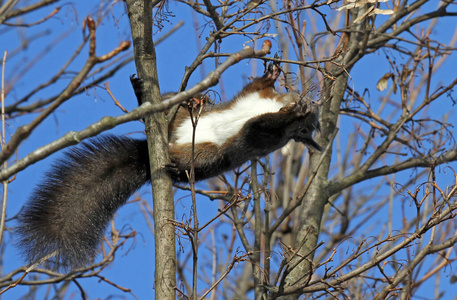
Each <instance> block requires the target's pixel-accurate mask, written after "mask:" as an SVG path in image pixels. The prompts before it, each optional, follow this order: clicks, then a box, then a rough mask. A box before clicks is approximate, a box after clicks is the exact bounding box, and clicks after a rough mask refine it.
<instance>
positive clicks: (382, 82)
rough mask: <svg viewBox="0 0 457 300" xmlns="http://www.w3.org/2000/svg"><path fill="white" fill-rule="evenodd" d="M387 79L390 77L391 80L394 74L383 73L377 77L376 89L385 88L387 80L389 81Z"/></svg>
mask: <svg viewBox="0 0 457 300" xmlns="http://www.w3.org/2000/svg"><path fill="white" fill-rule="evenodd" d="M389 79H392V81H393V80H394V74H392V73H386V74H384V76H382V77H381V79H379V81H378V83H377V84H376V88H377V89H378V91H381V92H382V91H384V90H385V89H386V88H387V82H388V81H389Z"/></svg>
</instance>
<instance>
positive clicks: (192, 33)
mask: <svg viewBox="0 0 457 300" xmlns="http://www.w3.org/2000/svg"><path fill="white" fill-rule="evenodd" d="M122 5H123V4H122V3H118V4H116V5H115V6H114V7H113V11H112V15H109V16H107V17H106V18H104V20H103V23H102V25H101V26H100V27H99V28H98V29H97V50H96V52H97V54H98V55H101V54H104V53H106V52H107V51H110V50H111V49H113V48H114V47H116V46H117V45H118V44H119V42H121V41H124V40H129V39H130V33H129V25H128V20H127V15H126V14H125V13H124V9H123V6H122ZM168 5H169V7H168V9H169V11H170V12H172V14H173V15H175V16H176V17H169V18H167V21H165V22H164V23H163V25H164V27H163V29H162V30H161V32H158V33H157V34H156V35H155V38H159V37H160V36H161V35H162V34H163V33H165V32H167V31H168V30H169V29H171V28H172V27H173V26H174V25H175V24H177V23H178V22H179V21H180V20H184V22H185V25H184V26H183V27H181V28H180V29H179V30H178V31H177V32H176V33H175V34H173V35H172V36H171V37H170V38H168V39H167V40H165V41H164V42H162V43H161V44H160V45H158V46H157V48H156V51H157V57H158V72H159V79H160V88H161V91H162V92H169V91H175V90H177V89H178V88H179V84H180V82H181V78H182V75H183V74H184V70H185V66H187V65H189V64H190V63H191V62H192V61H193V59H194V57H195V56H196V55H197V53H198V50H199V45H198V44H197V43H196V40H197V38H198V37H199V35H200V34H202V36H203V37H204V36H205V33H207V31H208V30H209V29H208V28H202V29H201V31H200V30H198V31H196V30H195V28H194V27H193V25H192V22H193V21H194V16H193V15H192V14H191V13H190V10H189V9H188V8H187V7H183V6H179V5H177V3H176V2H169V3H168ZM96 8H97V7H96V6H95V5H93V4H92V2H86V1H80V2H77V3H72V4H67V5H63V6H62V10H61V12H59V13H58V14H57V15H56V16H55V17H53V18H52V19H51V20H49V21H47V22H45V23H43V24H41V25H39V26H36V27H31V28H26V29H24V28H5V27H3V28H1V27H0V30H7V32H2V34H1V36H2V42H1V43H0V51H1V52H2V54H3V51H4V50H8V51H9V53H10V54H11V55H12V53H13V50H14V49H15V48H16V47H17V46H18V45H19V43H20V39H19V38H18V37H20V36H21V35H26V36H29V37H30V36H33V35H34V34H37V33H42V32H43V31H45V30H51V32H52V34H50V35H49V36H45V37H43V38H40V39H39V40H36V41H35V42H33V43H32V44H31V45H30V46H29V48H28V49H27V50H25V51H24V52H22V53H21V54H20V55H17V56H11V57H8V60H7V64H6V77H7V78H12V77H14V76H15V75H16V74H17V72H18V71H20V70H21V68H22V66H24V65H25V64H27V63H28V62H29V61H30V60H31V58H33V57H34V56H35V55H36V53H39V52H40V51H44V54H45V55H44V56H43V58H42V59H40V61H39V62H37V63H36V64H35V65H34V66H33V68H32V69H30V71H29V72H27V74H26V75H25V76H23V77H21V79H20V81H18V82H17V83H15V84H14V88H13V90H12V91H11V92H10V93H9V94H8V98H7V99H6V101H7V104H8V103H12V102H14V101H15V100H16V99H19V98H20V97H21V96H23V95H25V94H26V93H28V92H29V91H30V89H32V88H33V87H35V86H36V85H37V83H40V82H43V81H46V80H48V79H49V78H50V76H52V74H54V73H55V72H56V71H57V70H58V69H59V68H60V66H61V65H62V64H63V63H64V62H65V61H66V60H67V59H68V58H69V56H70V55H71V54H72V53H73V50H74V49H75V48H76V47H77V46H78V45H79V43H80V42H81V40H82V32H81V28H82V24H81V23H82V20H83V18H84V17H85V16H86V15H88V14H91V15H93V16H94V17H96V15H94V12H95V11H96ZM75 11H77V12H78V13H77V14H75ZM49 12H50V9H42V10H40V11H39V12H38V13H37V14H36V15H33V16H31V17H30V18H29V19H28V20H27V21H29V22H32V21H33V20H36V19H40V18H41V17H43V16H44V15H47V14H48V13H49ZM200 22H201V20H200ZM438 22H439V25H438V27H436V28H437V30H436V32H433V33H432V36H434V37H439V39H441V40H442V41H444V42H445V43H447V42H448V41H449V40H450V39H451V37H452V34H453V30H454V28H455V24H456V23H455V19H451V18H447V19H442V20H439V21H438ZM200 24H202V23H200ZM69 28H71V31H70V33H69V34H68V36H66V37H65V38H64V40H63V41H62V42H60V43H59V44H57V45H55V47H53V48H52V49H46V48H45V47H46V45H47V44H48V43H49V41H50V40H53V39H54V38H55V37H56V36H59V35H60V34H63V33H64V32H66V31H68V29H69ZM446 28H452V30H446ZM441 29H442V30H441ZM245 42H248V39H246V38H244V37H242V36H240V37H236V38H230V39H229V40H227V41H224V43H222V45H221V47H222V48H221V52H224V53H228V52H235V51H238V50H240V49H241V48H242V47H243V46H244V44H243V43H245ZM201 43H202V42H200V44H201ZM248 45H251V46H252V43H248ZM256 47H258V45H256ZM277 51H279V49H278V48H277V43H275V42H274V43H273V49H272V54H271V55H273V54H274V53H275V52H277ZM85 52H87V47H86V49H85V50H83V53H85ZM85 57H86V54H83V55H81V58H79V59H78V60H77V61H76V62H75V63H74V64H73V65H72V67H70V69H72V70H78V67H79V66H80V64H81V62H82V61H83V59H84V58H85ZM254 65H256V66H257V67H253V66H254ZM456 65H457V60H456V57H455V55H454V57H452V58H451V59H450V60H449V62H448V63H447V64H446V65H443V66H442V70H441V74H442V75H441V76H439V77H437V80H436V81H433V82H432V86H439V85H440V84H442V83H447V82H449V81H450V80H452V78H453V77H455V75H454V74H455V66H456ZM213 69H214V63H213V62H212V61H209V60H208V61H206V62H205V63H204V65H203V66H202V67H201V69H200V70H203V71H202V72H200V70H197V72H195V73H194V74H193V76H192V77H191V80H190V82H189V85H190V86H191V85H193V84H195V83H197V82H198V81H199V80H200V79H201V74H202V73H203V74H207V73H208V72H210V71H211V70H213ZM388 71H389V67H388V65H387V64H386V59H385V55H384V54H383V53H381V52H377V53H375V54H373V55H369V56H368V57H366V58H364V59H363V60H362V61H361V62H359V63H358V64H357V65H356V67H355V68H354V69H353V70H352V71H351V77H352V83H353V84H354V86H355V88H356V90H358V91H360V92H361V91H363V90H364V89H366V88H367V89H370V91H373V90H375V89H374V86H376V83H377V81H378V80H379V78H380V77H381V76H382V75H383V74H384V73H386V72H388ZM135 72H136V71H135V66H134V64H133V63H131V64H129V65H128V66H126V67H124V68H123V69H122V70H120V72H118V73H117V74H116V76H114V77H113V78H110V79H109V84H110V88H111V91H112V93H113V94H114V95H115V97H116V98H117V99H118V100H119V101H120V102H121V103H122V105H123V106H124V107H125V108H127V109H128V110H132V109H134V108H135V107H136V106H137V102H136V99H135V96H134V94H133V91H132V89H131V86H130V82H129V76H130V75H131V74H134V73H135ZM261 72H262V65H261V63H260V62H255V61H252V60H244V61H242V62H240V63H239V64H237V65H235V66H233V67H232V68H230V69H229V70H228V71H227V72H226V73H225V74H224V76H223V78H222V79H221V82H220V85H219V86H217V87H214V88H213V89H215V90H216V91H219V92H220V91H221V89H222V91H224V92H225V94H224V93H221V94H222V95H225V96H226V97H227V98H230V97H231V96H233V95H234V94H235V93H236V92H238V91H239V90H240V89H241V88H242V86H243V84H245V83H246V82H247V78H248V76H252V75H259V74H261ZM70 77H71V76H68V78H70ZM64 83H65V82H61V84H58V85H56V86H55V87H52V88H50V89H47V90H45V91H43V93H39V94H37V95H36V96H35V97H34V98H33V99H32V100H37V99H39V98H40V97H46V96H48V95H53V94H56V93H59V91H60V90H61V89H62V87H63V86H64ZM381 96H382V93H376V94H371V95H370V100H371V102H372V103H373V104H374V105H376V104H375V103H377V100H378V99H379V97H381ZM432 110H433V111H432V114H436V115H441V114H442V112H443V111H445V112H449V113H451V114H452V113H454V112H455V106H452V105H451V101H450V100H449V99H447V98H443V99H440V100H439V105H436V106H434V107H433V108H432ZM121 113H122V112H121V111H120V110H119V109H118V108H117V107H116V106H115V105H113V102H112V100H111V98H110V97H109V95H108V94H107V93H106V92H105V91H104V90H103V88H95V89H90V90H88V91H87V92H86V93H83V94H81V95H78V96H76V97H74V98H72V99H71V100H70V101H68V102H66V103H65V104H64V105H62V106H61V107H60V108H59V109H58V110H57V112H56V113H54V114H53V115H52V116H51V117H49V118H48V119H47V120H46V121H45V122H44V123H43V124H42V125H40V126H39V127H38V128H37V129H36V130H35V132H34V133H33V134H32V135H31V136H30V137H29V138H28V139H27V140H26V141H25V142H24V143H22V144H21V147H20V149H19V153H18V155H19V157H24V156H25V155H27V154H28V153H30V152H31V151H33V150H34V149H36V147H38V146H42V145H45V144H47V143H49V142H51V141H53V140H55V139H57V138H59V137H61V136H62V135H64V134H65V133H66V132H67V131H69V130H74V131H78V130H82V129H84V128H85V127H87V126H88V125H90V124H92V123H94V122H96V121H98V120H99V119H101V118H102V117H103V116H106V115H108V116H117V115H120V114H121ZM32 117H34V116H32ZM30 120H31V117H21V118H20V119H14V120H11V121H10V122H9V123H8V129H7V130H8V134H11V133H13V132H14V130H15V129H16V128H17V127H18V126H20V125H22V124H25V123H27V122H29V121H30ZM343 122H344V120H343ZM351 122H352V121H351ZM143 129H144V126H143V125H142V124H141V123H140V122H132V123H129V124H124V125H121V126H119V127H116V128H115V129H113V130H112V132H114V133H117V134H126V133H135V135H136V136H141V132H142V131H143ZM342 132H344V129H343V130H342ZM454 137H455V135H454ZM59 155H60V154H59V153H57V154H54V155H52V156H51V157H49V158H47V159H45V160H43V161H41V162H38V163H36V164H34V165H32V166H30V167H28V168H27V169H26V170H24V171H23V172H21V173H20V174H19V175H18V176H17V178H16V179H15V181H14V182H12V183H11V184H10V186H9V198H8V201H9V202H8V207H7V217H8V218H11V217H13V216H14V215H15V214H17V213H18V211H19V209H20V207H21V206H22V205H23V204H24V203H25V201H26V199H27V198H28V197H29V195H30V193H31V191H32V190H33V188H34V186H35V185H36V184H37V183H38V182H40V179H41V178H42V176H43V173H44V172H45V171H46V170H47V169H48V167H49V164H50V163H51V162H52V161H54V160H55V159H56V158H57V157H59ZM452 166H453V167H454V170H457V165H456V164H455V163H453V164H452ZM409 175H410V173H408V174H405V179H404V181H407V180H408V176H409ZM439 176H440V177H441V176H443V181H446V180H448V178H450V179H449V181H450V182H452V176H450V173H449V172H448V173H447V174H444V173H440V174H439ZM399 180H402V179H399ZM369 184H370V183H369ZM148 188H149V187H146V188H144V189H142V190H141V191H139V192H138V194H140V195H141V196H142V197H143V198H145V199H146V200H147V201H150V198H151V196H150V190H148ZM388 192H389V190H388V189H387V190H386V191H385V193H388ZM181 197H183V200H182V201H180V202H179V203H178V205H177V218H178V219H179V218H185V216H188V214H189V213H190V212H189V211H190V203H191V202H190V197H189V196H188V194H186V193H184V194H178V196H177V198H181ZM202 201H205V202H202V203H201V205H200V207H199V213H200V216H199V218H200V220H199V221H200V223H204V222H205V220H208V219H209V218H211V217H212V216H214V215H215V214H216V213H217V208H218V204H217V203H211V202H210V201H208V200H202ZM411 211H412V209H411ZM116 224H117V226H118V228H121V229H122V228H123V229H124V230H126V231H127V230H129V228H134V230H136V231H137V232H138V233H139V234H138V235H137V238H136V241H135V243H133V244H132V243H128V244H127V245H126V246H124V248H123V249H121V251H119V252H118V255H117V256H116V261H115V263H114V264H112V265H111V266H110V267H108V268H107V269H106V270H104V271H103V273H102V275H103V276H106V278H108V279H109V280H110V281H112V282H115V283H116V284H119V285H120V286H123V287H126V288H130V289H131V290H132V292H133V294H135V295H136V296H137V297H138V298H139V299H147V298H151V297H153V294H154V291H153V286H152V284H153V278H154V273H153V271H152V270H153V269H154V264H153V263H154V262H153V257H154V255H153V254H154V248H153V236H152V234H151V233H150V231H149V230H148V227H147V224H146V221H145V219H144V218H143V216H142V214H141V211H140V209H139V207H138V205H137V204H136V203H130V204H128V205H126V206H124V207H123V208H122V209H121V210H119V212H118V214H117V218H116ZM7 225H8V226H14V224H11V222H9V223H7ZM226 229H227V228H223V227H222V228H220V232H219V233H223V232H224V231H225V230H226ZM217 241H218V242H219V243H223V239H222V237H221V236H218V237H217ZM4 242H5V243H6V245H7V246H6V247H5V248H4V251H5V254H4V257H5V258H6V260H5V261H4V262H3V266H2V267H3V274H6V273H8V272H10V271H11V270H14V269H16V268H17V267H19V266H21V265H22V264H23V261H22V259H21V258H20V257H19V256H18V254H17V250H16V249H15V248H14V247H12V246H11V244H12V243H14V241H13V240H12V239H11V236H10V235H6V237H5V240H4ZM183 243H184V244H185V245H186V241H185V240H184V241H183ZM202 253H203V255H206V253H207V252H205V251H203V252H202ZM205 259H208V257H203V258H202V259H201V260H202V261H204V260H205ZM79 282H80V284H81V285H82V286H83V288H84V289H85V290H87V291H88V296H89V298H105V296H106V295H109V294H115V295H118V296H119V297H120V298H123V297H125V298H126V299H133V297H132V296H131V295H129V294H128V293H122V292H120V291H119V290H118V289H115V288H113V287H112V286H110V285H109V284H106V283H99V282H98V281H97V280H94V279H81V280H79ZM71 289H72V291H73V290H74V291H75V293H76V294H75V298H78V297H79V296H78V294H77V293H78V292H77V289H76V288H75V287H74V285H73V286H71ZM27 290H28V288H24V287H16V288H15V289H14V290H11V291H9V292H8V293H7V294H5V295H2V299H18V298H19V297H21V296H24V294H25V293H26V291H27ZM40 290H41V291H40V293H45V288H43V287H42V288H40ZM101 290H102V291H103V292H102V293H100V291H101Z"/></svg>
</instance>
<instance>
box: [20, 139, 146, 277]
mask: <svg viewBox="0 0 457 300" xmlns="http://www.w3.org/2000/svg"><path fill="white" fill-rule="evenodd" d="M147 151H148V150H147V143H146V141H145V140H136V139H131V138H128V137H118V136H113V135H105V136H102V137H98V138H94V139H92V140H90V141H89V142H86V143H83V144H82V145H81V146H78V147H74V148H73V149H71V150H70V151H68V152H66V153H65V155H64V157H63V158H61V159H59V160H58V161H57V162H56V163H55V165H54V166H53V167H52V169H51V170H50V171H49V172H48V173H47V174H46V175H45V179H44V181H43V182H42V183H41V184H40V185H39V186H37V188H36V190H35V191H34V193H33V194H32V197H31V198H30V200H29V201H28V203H27V204H26V205H25V208H24V209H23V211H22V212H21V214H20V216H19V222H20V224H19V227H18V234H19V236H20V241H19V242H18V244H19V247H20V249H21V251H22V252H23V253H24V254H25V256H26V257H27V258H28V259H29V261H30V262H31V263H35V262H37V261H40V260H41V259H43V258H44V257H46V256H50V255H52V254H54V253H55V256H54V257H53V258H51V259H50V260H49V261H48V266H51V267H52V268H54V269H74V268H77V267H81V266H84V265H86V264H88V263H90V262H91V261H92V260H93V258H94V256H95V254H96V250H97V247H98V245H99V244H100V240H101V239H102V237H103V234H104V231H105V228H106V226H107V225H108V222H109V221H110V219H111V218H112V217H113V215H114V213H115V212H116V210H117V209H118V208H119V207H120V206H122V205H123V204H124V203H125V202H126V201H127V199H128V198H129V196H130V195H132V194H133V193H134V192H135V191H136V190H137V189H138V188H140V187H141V186H142V185H144V184H145V183H147V182H148V181H149V180H150V173H149V159H148V152H147ZM49 262H52V264H51V263H49Z"/></svg>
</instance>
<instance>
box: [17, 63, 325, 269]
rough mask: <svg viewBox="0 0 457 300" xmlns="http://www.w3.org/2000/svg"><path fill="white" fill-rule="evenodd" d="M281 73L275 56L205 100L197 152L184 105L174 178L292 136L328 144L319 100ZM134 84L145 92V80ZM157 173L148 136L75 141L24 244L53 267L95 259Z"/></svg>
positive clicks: (47, 185)
mask: <svg viewBox="0 0 457 300" xmlns="http://www.w3.org/2000/svg"><path fill="white" fill-rule="evenodd" d="M279 74H280V69H279V67H278V66H277V65H275V64H273V63H270V64H269V66H268V67H267V70H266V72H265V74H264V75H263V76H262V77H259V78H256V79H254V80H253V81H252V82H251V83H249V84H247V85H246V86H245V87H244V88H243V89H242V91H241V92H240V93H238V94H237V95H236V96H235V97H234V98H233V99H232V100H231V101H230V102H226V103H220V104H215V105H206V104H205V109H203V110H202V112H201V115H200V116H199V120H198V124H197V126H196V132H195V144H194V154H195V156H194V157H192V147H193V145H192V133H193V126H192V122H191V119H190V114H189V111H186V110H185V109H181V108H180V109H178V111H177V113H176V115H175V118H174V119H173V120H172V121H171V122H170V124H169V151H170V159H171V163H170V164H168V165H166V166H164V167H165V168H166V170H167V171H168V172H169V174H170V176H171V178H172V180H173V181H174V182H188V177H187V174H188V172H186V171H188V170H190V168H191V162H192V160H194V171H195V173H194V174H195V180H196V181H200V180H203V179H207V178H211V177H214V176H217V175H220V174H222V173H224V172H226V171H228V170H232V169H234V168H236V167H239V166H241V165H242V164H244V163H245V162H247V161H249V160H251V159H255V158H258V157H263V156H265V155H267V154H269V153H271V152H273V151H274V150H277V149H279V148H281V147H283V146H285V145H286V143H288V142H289V140H291V139H293V140H295V141H298V142H302V143H304V144H305V145H308V146H310V148H312V149H315V150H318V151H320V150H321V147H320V146H319V145H318V144H317V143H316V142H315V141H314V140H313V138H312V134H313V131H315V130H319V129H320V125H319V120H318V114H319V112H318V105H317V104H316V103H315V102H314V101H310V100H307V99H305V98H303V97H301V96H300V95H299V94H298V93H296V92H288V93H285V94H280V93H279V92H277V91H276V89H275V87H274V84H275V81H276V79H277V78H278V76H279ZM138 80H139V79H138ZM132 83H133V82H132ZM135 85H136V86H137V88H136V89H135ZM133 86H134V89H135V94H136V95H137V97H138V98H139V97H141V94H142V93H141V91H138V86H141V87H142V85H141V84H138V83H137V84H133ZM139 101H140V99H139ZM189 105H190V104H189ZM150 180H151V177H150V170H149V156H148V147H147V141H146V140H145V139H134V138H130V137H124V136H115V135H103V136H101V137H96V138H93V139H90V140H89V141H88V142H83V143H82V145H80V146H76V147H73V148H71V149H70V150H69V151H67V152H66V153H65V154H64V155H63V157H62V158H61V159H59V160H58V161H57V162H56V163H54V165H53V166H52V168H51V170H50V171H48V173H46V175H45V179H44V180H43V182H42V183H41V184H39V185H38V186H37V187H36V189H35V190H34V192H33V194H32V196H31V198H30V199H29V201H28V202H27V203H26V205H25V207H24V208H23V209H22V211H21V212H20V214H19V217H18V219H19V226H18V227H17V233H18V234H19V237H20V240H19V241H18V244H19V248H20V250H21V251H22V252H23V254H24V255H25V256H26V258H27V259H28V261H29V262H30V263H31V264H35V263H42V262H43V261H45V260H47V262H46V264H45V266H46V267H48V268H51V269H62V270H69V269H70V270H74V269H76V268H79V267H83V266H85V265H87V264H89V263H90V262H92V261H93V259H94V257H95V255H96V253H97V249H98V246H99V244H100V241H101V240H102V238H103V235H104V231H105V228H106V227H107V225H108V223H109V221H110V220H111V218H112V217H113V216H114V214H115V212H116V210H117V209H118V208H119V207H120V206H122V205H124V204H125V203H126V201H127V199H128V198H129V197H130V196H131V195H132V194H133V193H134V192H135V191H136V190H138V189H139V188H140V187H141V186H143V185H144V184H146V183H148V182H150ZM50 257H53V259H52V260H51V259H49V258H50Z"/></svg>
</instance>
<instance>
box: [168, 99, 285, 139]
mask: <svg viewBox="0 0 457 300" xmlns="http://www.w3.org/2000/svg"><path fill="white" fill-rule="evenodd" d="M281 107H282V104H281V103H279V102H276V101H275V100H274V99H268V98H259V93H253V94H250V95H248V96H246V97H243V98H240V99H238V100H237V102H236V103H235V104H234V105H233V106H232V107H231V108H230V109H228V110H225V111H220V112H212V113H209V114H208V115H203V116H201V117H200V119H199V120H198V124H197V130H196V133H195V143H196V144H198V143H204V142H211V143H214V144H216V145H218V146H221V145H222V144H224V143H225V141H227V140H228V139H229V138H231V137H232V136H234V135H236V134H238V132H239V131H240V130H241V128H242V127H243V125H244V124H245V123H246V122H247V121H248V120H249V119H251V118H252V117H255V116H259V115H262V114H265V113H269V112H278V111H279V110H280V109H281ZM176 137H177V139H176V144H185V143H192V122H191V121H190V118H189V119H188V120H186V121H184V122H183V123H182V124H181V125H180V126H179V127H178V128H177V129H176Z"/></svg>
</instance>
